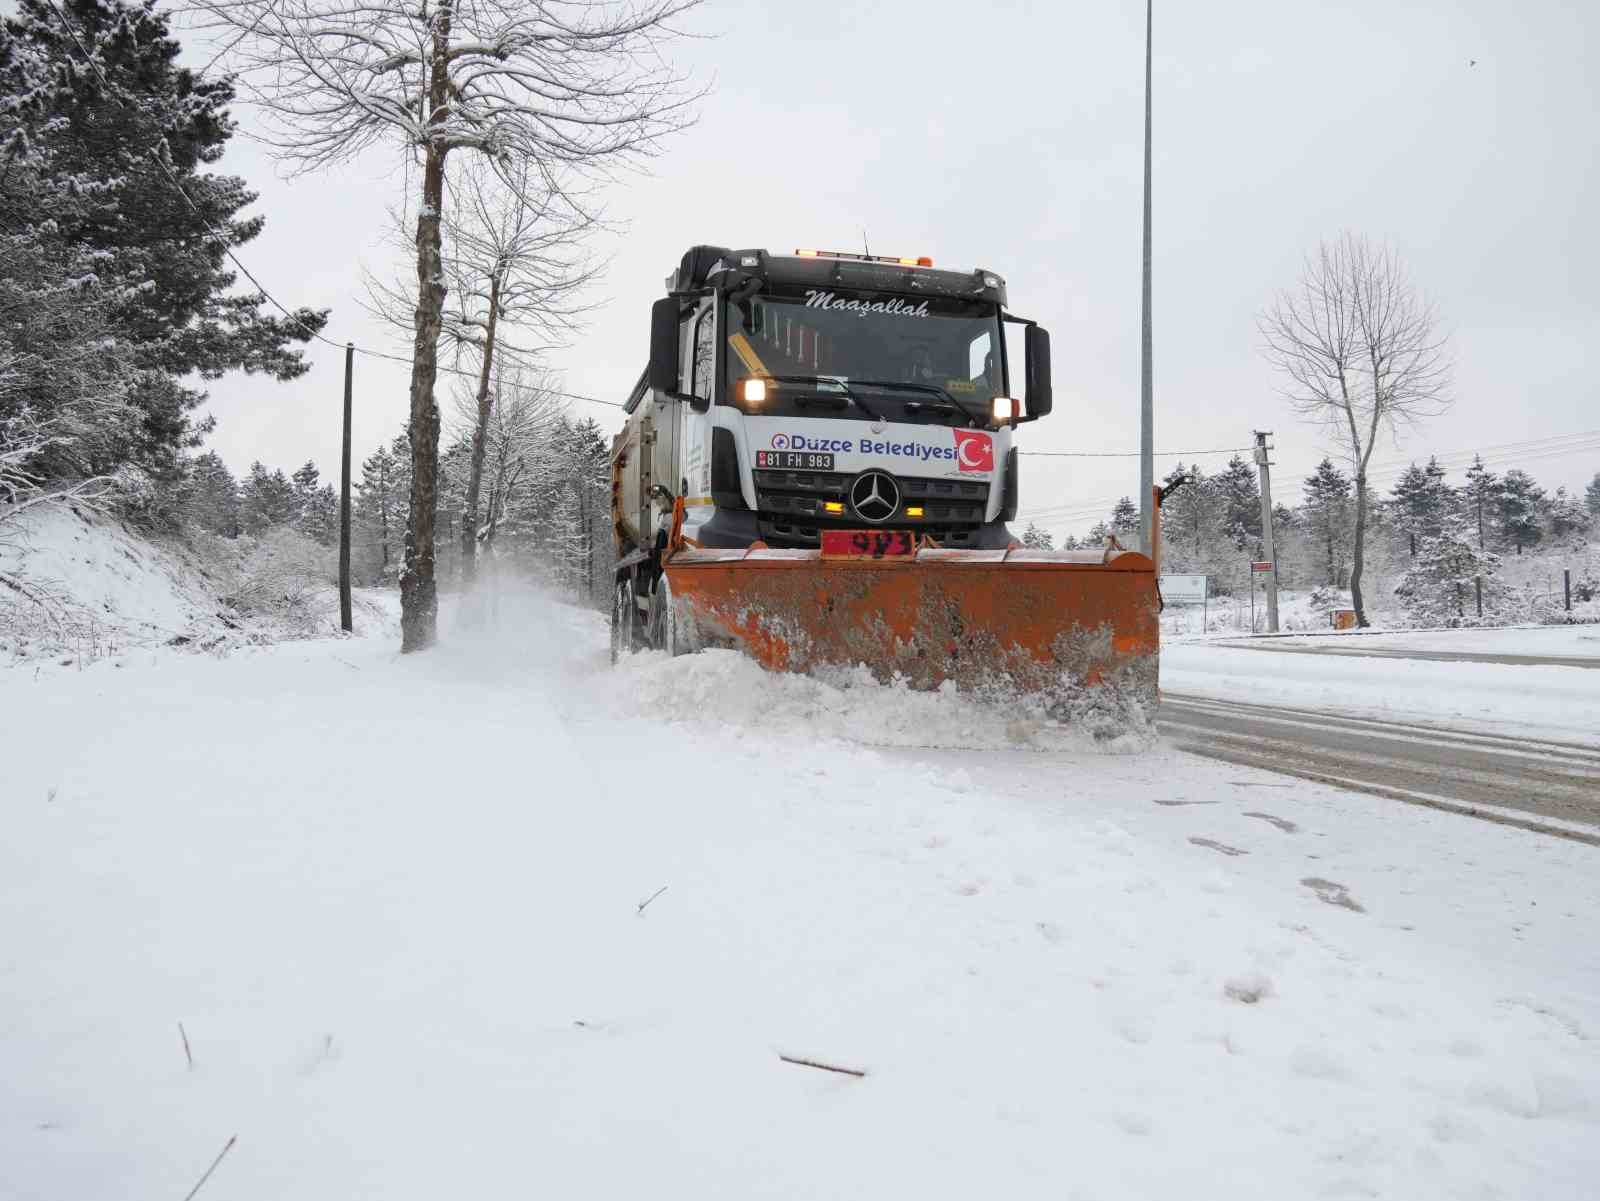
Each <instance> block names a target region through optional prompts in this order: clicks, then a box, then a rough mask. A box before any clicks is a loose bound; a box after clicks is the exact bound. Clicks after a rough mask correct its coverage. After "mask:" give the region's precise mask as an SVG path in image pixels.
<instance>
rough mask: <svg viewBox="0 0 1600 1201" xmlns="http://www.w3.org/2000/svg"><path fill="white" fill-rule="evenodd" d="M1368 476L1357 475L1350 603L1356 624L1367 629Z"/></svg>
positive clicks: (1362, 473)
mask: <svg viewBox="0 0 1600 1201" xmlns="http://www.w3.org/2000/svg"><path fill="white" fill-rule="evenodd" d="M1366 543H1367V476H1366V473H1365V472H1364V471H1363V472H1360V473H1358V474H1357V475H1356V537H1355V550H1354V554H1353V555H1352V556H1351V560H1350V604H1351V606H1352V607H1353V608H1354V609H1355V611H1356V625H1358V626H1360V627H1361V628H1362V629H1366V628H1367V626H1368V625H1369V624H1371V623H1370V622H1368V621H1367V607H1366V602H1365V601H1364V600H1362V597H1361V569H1362V567H1363V566H1364V565H1365V563H1366V557H1367V545H1366Z"/></svg>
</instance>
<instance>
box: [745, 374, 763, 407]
mask: <svg viewBox="0 0 1600 1201" xmlns="http://www.w3.org/2000/svg"><path fill="white" fill-rule="evenodd" d="M744 399H745V401H746V403H748V404H757V405H758V404H761V403H762V402H763V401H765V400H766V399H767V381H766V380H764V379H747V380H745V381H744Z"/></svg>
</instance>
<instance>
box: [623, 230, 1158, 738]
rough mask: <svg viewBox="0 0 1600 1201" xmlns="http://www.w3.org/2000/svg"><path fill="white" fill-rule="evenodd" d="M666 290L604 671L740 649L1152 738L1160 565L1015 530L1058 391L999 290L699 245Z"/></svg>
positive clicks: (864, 262)
mask: <svg viewBox="0 0 1600 1201" xmlns="http://www.w3.org/2000/svg"><path fill="white" fill-rule="evenodd" d="M666 292H667V294H666V295H665V296H664V297H662V298H661V299H659V300H657V301H656V302H655V303H654V306H653V308H652V312H651V322H650V360H649V365H648V367H647V368H646V370H645V371H644V373H643V375H641V376H640V378H639V380H638V383H637V384H636V385H635V386H634V388H633V390H632V392H631V393H630V394H629V396H628V399H627V403H626V405H625V409H626V414H627V416H626V422H625V424H624V426H623V428H622V431H621V432H620V433H619V434H618V435H617V437H616V439H615V441H614V443H613V445H612V451H611V464H612V477H611V488H612V495H611V511H612V513H611V515H612V522H613V528H614V532H615V539H616V553H617V567H616V587H615V594H614V598H613V604H612V614H611V619H612V620H611V645H612V656H613V659H616V658H617V657H619V656H621V655H623V654H626V653H629V652H631V651H633V650H635V649H638V648H640V647H643V646H649V647H653V648H656V649H659V650H663V651H666V652H667V653H668V654H683V653H686V652H689V651H694V650H699V649H702V648H706V647H714V646H721V647H731V648H735V649H738V650H740V651H743V652H744V653H745V654H747V655H750V656H753V657H754V658H755V659H756V660H758V661H759V662H760V663H761V664H763V665H764V666H765V667H767V668H769V669H772V670H775V671H801V672H816V671H818V670H820V669H826V668H835V667H837V668H853V667H855V666H857V665H865V666H866V667H867V668H869V669H870V670H871V672H872V673H873V674H874V675H875V676H877V677H878V678H880V679H883V680H892V679H900V680H903V681H905V682H906V683H907V684H909V685H910V686H911V687H915V688H937V687H940V686H941V685H944V684H945V682H946V681H954V682H955V683H956V684H957V686H959V687H960V688H962V689H963V690H969V691H972V692H976V693H978V694H980V695H984V696H991V695H992V696H995V697H996V698H1012V697H1018V696H1021V697H1026V698H1029V699H1030V700H1035V699H1037V700H1041V701H1042V702H1043V704H1044V705H1045V706H1046V707H1047V709H1048V711H1049V712H1050V713H1051V714H1052V715H1054V716H1057V717H1060V718H1064V719H1067V720H1082V719H1085V718H1090V719H1096V718H1098V719H1101V720H1100V721H1099V722H1098V723H1096V722H1094V721H1091V724H1098V725H1100V726H1103V727H1105V728H1116V727H1119V726H1121V725H1123V724H1125V721H1126V719H1128V718H1129V717H1130V716H1134V713H1133V712H1132V711H1137V712H1138V714H1141V715H1143V716H1144V717H1149V716H1153V714H1154V705H1155V702H1156V695H1157V655H1158V651H1159V626H1158V621H1157V615H1158V609H1159V597H1158V593H1157V586H1156V573H1155V565H1154V563H1153V562H1152V561H1151V559H1150V558H1148V557H1146V556H1145V555H1142V554H1139V553H1136V552H1133V551H1129V550H1125V549H1123V548H1122V547H1120V546H1118V545H1117V544H1116V543H1115V541H1114V540H1113V541H1112V542H1110V543H1109V544H1108V545H1107V546H1106V547H1104V548H1098V549H1094V550H1087V551H1042V550H1032V549H1028V548H1025V547H1023V546H1022V545H1021V544H1020V543H1019V542H1018V541H1017V540H1016V539H1015V538H1014V537H1013V536H1012V534H1011V532H1010V530H1009V529H1008V528H1007V525H1006V523H1007V522H1008V521H1011V520H1013V519H1014V518H1015V516H1016V512H1017V496H1018V472H1017V451H1016V448H1015V447H1014V446H1013V445H1012V437H1013V433H1014V431H1015V430H1016V429H1017V427H1018V426H1020V425H1023V424H1025V423H1027V422H1031V421H1037V420H1039V419H1040V418H1042V417H1045V416H1047V415H1048V414H1049V413H1050V409H1051V387H1050V338H1049V335H1048V333H1046V331H1045V330H1043V329H1042V328H1040V327H1039V326H1038V325H1037V324H1036V323H1035V322H1033V321H1031V320H1028V319H1026V318H1022V317H1017V316H1014V315H1013V314H1011V313H1009V312H1008V311H1007V309H1006V285H1005V281H1004V279H1002V278H1001V277H1000V276H999V275H997V274H995V273H994V272H992V271H988V270H982V269H979V270H975V271H954V270H943V269H936V268H935V267H934V266H933V264H932V262H931V260H929V259H927V258H915V259H913V258H889V257H882V256H871V255H866V254H844V253H834V252H826V251H820V250H797V251H795V252H794V253H793V254H791V255H779V254H773V253H770V252H768V251H766V250H730V249H726V248H723V247H716V246H696V247H694V248H692V249H691V250H690V251H689V252H688V253H687V254H685V255H684V256H683V260H682V262H681V263H680V264H679V265H678V267H677V269H676V271H674V272H673V274H672V275H670V276H669V277H668V278H667V281H666ZM1008 325H1010V326H1015V327H1020V330H1021V338H1020V341H1021V343H1022V345H1023V348H1024V354H1023V361H1022V363H1020V364H1018V363H1014V362H1011V361H1009V360H1008V357H1007V353H1006V351H1007V346H1006V343H1007V339H1006V327H1007V326H1008ZM1018 384H1020V385H1021V386H1020V387H1019V386H1016V385H1018ZM1019 394H1020V395H1021V397H1022V398H1023V399H1021V400H1020V401H1019V400H1018V399H1015V397H1017V396H1018V395H1019ZM1105 719H1109V721H1107V720H1105Z"/></svg>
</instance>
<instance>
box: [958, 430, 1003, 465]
mask: <svg viewBox="0 0 1600 1201" xmlns="http://www.w3.org/2000/svg"><path fill="white" fill-rule="evenodd" d="M950 432H951V433H952V434H954V435H955V436H956V463H957V464H958V465H959V466H960V468H961V470H962V471H993V470H994V439H993V438H991V437H990V436H989V435H988V434H986V433H984V432H983V431H982V430H951V431H950Z"/></svg>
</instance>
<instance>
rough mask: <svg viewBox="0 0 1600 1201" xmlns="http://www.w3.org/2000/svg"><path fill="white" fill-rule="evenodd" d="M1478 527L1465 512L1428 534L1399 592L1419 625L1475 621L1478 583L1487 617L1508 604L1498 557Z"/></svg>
mask: <svg viewBox="0 0 1600 1201" xmlns="http://www.w3.org/2000/svg"><path fill="white" fill-rule="evenodd" d="M1475 542H1476V531H1475V530H1474V529H1473V527H1472V526H1471V525H1470V524H1469V523H1468V522H1467V519H1466V518H1465V517H1464V516H1461V515H1450V516H1448V517H1446V519H1445V521H1444V523H1443V524H1442V526H1441V528H1440V530H1439V532H1438V533H1436V534H1433V535H1431V536H1427V537H1424V538H1423V539H1422V540H1421V542H1420V543H1419V545H1418V547H1417V553H1416V556H1415V557H1414V558H1413V559H1412V560H1411V565H1410V567H1409V568H1408V569H1407V571H1406V573H1405V575H1404V576H1403V577H1402V578H1401V580H1400V584H1399V586H1398V587H1396V588H1395V595H1396V596H1397V597H1399V598H1400V600H1401V602H1402V603H1403V604H1404V605H1405V609H1406V616H1407V617H1408V618H1409V619H1410V621H1411V622H1412V623H1413V624H1415V625H1421V626H1459V625H1467V624H1475V623H1476V622H1477V594H1476V588H1477V586H1478V583H1479V582H1481V583H1482V587H1483V614H1484V618H1485V620H1489V619H1492V618H1493V617H1494V615H1495V614H1497V613H1499V612H1500V611H1501V610H1502V609H1504V608H1505V606H1506V604H1507V602H1508V600H1509V598H1510V590H1509V589H1508V588H1507V587H1506V586H1505V585H1504V584H1503V583H1502V582H1501V580H1500V579H1499V576H1498V572H1499V568H1500V557H1499V556H1498V555H1496V554H1495V553H1494V552H1493V551H1484V550H1479V549H1478V547H1477V546H1476V545H1475Z"/></svg>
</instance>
